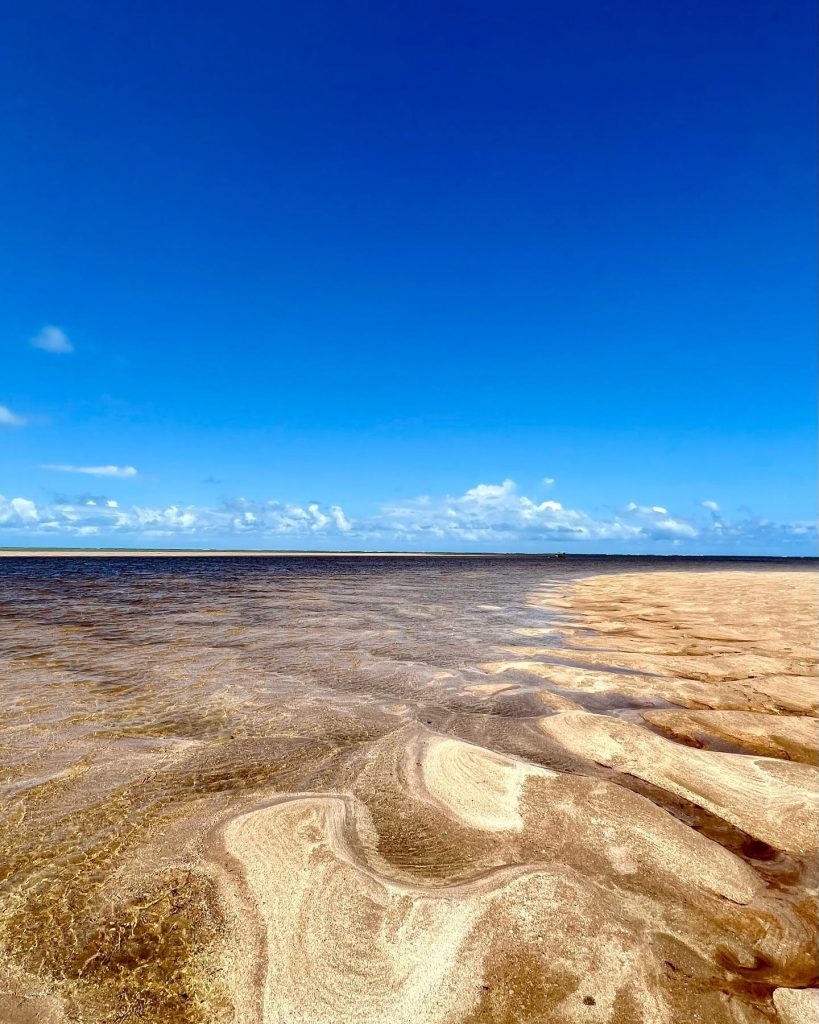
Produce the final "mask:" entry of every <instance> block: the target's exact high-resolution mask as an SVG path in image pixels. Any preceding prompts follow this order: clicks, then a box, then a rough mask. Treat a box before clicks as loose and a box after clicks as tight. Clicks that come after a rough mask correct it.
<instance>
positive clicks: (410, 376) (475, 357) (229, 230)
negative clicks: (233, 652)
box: [0, 0, 816, 553]
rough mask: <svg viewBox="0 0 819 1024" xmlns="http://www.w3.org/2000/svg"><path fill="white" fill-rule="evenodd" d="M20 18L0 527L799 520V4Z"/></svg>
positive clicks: (9, 61) (9, 133)
mask: <svg viewBox="0 0 819 1024" xmlns="http://www.w3.org/2000/svg"><path fill="white" fill-rule="evenodd" d="M2 34H3V37H4V41H3V44H2V47H3V52H2V55H1V56H2V60H0V85H1V88H0V97H2V125H3V131H2V152H1V153H0V189H1V193H0V203H2V209H0V232H2V239H3V245H2V252H0V275H1V277H2V294H3V297H4V301H3V303H2V307H1V308H0V353H1V354H2V365H1V366H0V407H2V408H0V453H1V454H2V461H1V462H0V494H2V495H4V496H5V503H0V520H2V519H5V523H4V524H3V523H0V543H6V544H50V543H55V544H63V543H70V544H80V543H87V544H111V543H114V544H124V545H128V546H131V545H143V544H144V545H149V546H150V545H155V544H161V545H163V546H197V545H200V544H201V545H204V546H217V545H220V544H228V545H229V546H236V547H297V546H301V545H303V544H306V545H307V546H310V547H350V548H364V547H375V548H384V547H391V548H392V547H408V548H446V549H460V548H465V549H511V550H540V549H546V550H549V549H553V548H555V547H557V548H561V549H566V550H624V551H631V550H633V551H642V550H653V551H671V550H684V551H724V552H728V551H749V552H750V551H754V552H759V553H784V552H793V553H807V552H809V551H810V550H811V547H812V541H811V537H810V531H808V532H805V527H804V525H802V524H804V523H805V522H806V521H807V522H810V521H811V520H813V517H814V514H815V509H814V490H815V480H814V475H813V466H814V462H815V441H814V434H815V415H816V405H815V398H814V381H815V315H814V309H815V300H814V294H813V282H814V278H815V274H816V265H815V256H814V248H815V234H814V228H813V224H814V222H815V209H814V199H813V185H814V174H815V166H814V137H813V123H814V100H813V96H814V88H815V82H814V72H813V65H814V37H815V25H814V14H813V5H812V4H809V3H808V2H807V0H793V2H789V3H784V4H783V3H780V2H774V0H770V2H754V0H750V2H748V0H743V2H741V3H740V2H726V0H716V2H713V3H706V2H700V3H689V4H660V3H655V2H648V0H646V2H643V3H638V2H630V0H623V2H621V3H616V4H612V3H602V2H601V3H598V2H589V3H585V4H565V3H560V4H558V3H552V2H542V0H541V2H536V3H535V2H532V3H522V2H521V3H507V4H499V3H491V4H490V3H484V2H470V3H468V4H466V3H454V2H445V3H441V2H439V0H436V2H435V3H424V2H421V3H412V4H404V3H402V4H397V3H389V2H380V3H377V4H376V3H368V4H363V3H356V2H348V3H343V4H339V3H329V2H328V3H320V2H309V0H308V2H301V3H298V4H288V5H282V4H278V3H270V2H264V3H263V2H258V3H257V2H238V3H232V4H225V3H219V4H214V3H210V2H205V3H202V2H197V3H192V2H179V0H168V2H163V3H161V4H159V3H142V4H139V5H136V6H135V5H133V4H125V3H121V2H113V3H112V2H105V3H103V2H82V0H79V2H74V3H71V4H66V3H51V2H38V0H32V2H31V3H28V4H18V5H12V6H11V7H9V8H8V9H7V10H6V12H5V14H4V27H3V33H2ZM48 325H53V326H56V327H59V328H60V329H61V330H62V332H64V335H60V334H55V333H54V332H53V331H52V332H50V333H47V334H46V335H45V338H46V346H47V347H48V345H50V346H51V347H52V348H53V347H55V343H54V338H55V337H56V338H58V339H62V338H63V337H65V338H67V339H68V341H67V342H63V341H61V340H58V341H57V342H56V347H57V348H60V347H63V348H69V347H70V348H72V349H73V351H62V352H61V351H48V350H47V349H43V348H37V347H35V346H33V345H32V344H31V339H32V338H35V339H37V338H38V337H42V336H41V335H40V332H41V331H42V329H43V328H45V327H47V326H48ZM49 339H51V340H50V341H49ZM3 410H5V412H3ZM3 419H5V420H6V422H5V423H3V422H2V420H3ZM43 466H62V467H67V466H73V467H86V468H88V467H91V468H94V467H101V466H103V467H104V466H118V467H120V468H122V467H129V466H130V467H134V468H135V469H136V471H137V473H136V475H131V476H128V477H123V476H114V475H107V476H106V475H101V474H99V473H97V474H89V473H77V472H69V471H66V470H65V469H63V470H57V469H44V468H41V467H43ZM544 478H550V479H554V483H551V484H545V483H544V482H543V480H544ZM504 480H512V481H514V482H515V484H516V487H515V488H514V489H513V488H512V487H511V485H506V486H505V487H504V486H502V484H503V481H504ZM478 485H494V486H495V488H496V489H495V490H493V489H492V488H491V487H490V488H489V489H488V490H477V491H475V490H474V489H475V488H476V487H477V486H478ZM467 492H470V493H469V494H467ZM238 497H243V498H245V499H246V503H245V504H237V502H236V501H235V499H237V498H238ZM419 497H426V498H427V500H426V501H422V502H420V503H418V502H417V501H415V499H418V498H419ZM15 498H20V499H22V503H20V502H17V503H16V504H13V503H12V499H15ZM88 501H95V502H96V504H95V505H88V504H87V503H88ZM105 501H111V502H113V501H116V502H117V505H118V507H117V508H116V509H115V508H113V506H111V507H110V508H109V507H108V506H106V505H105ZM544 501H545V502H548V503H554V504H559V505H560V506H561V507H559V508H552V507H551V504H547V505H544V504H543V502H544ZM703 501H708V502H714V503H716V504H718V505H719V511H717V510H715V509H712V508H703V507H702V505H701V502H703ZM271 502H278V503H280V504H270V503H271ZM312 502H315V503H317V504H318V505H319V509H318V510H317V511H315V512H310V511H309V509H308V505H309V504H310V503H312ZM629 503H636V504H637V505H638V506H641V507H643V511H641V510H640V509H639V508H638V509H633V508H632V509H629V508H628V505H629ZM291 505H292V506H293V509H290V510H289V511H288V507H289V506H291ZM331 506H340V507H342V508H343V512H344V518H343V519H339V517H338V515H337V514H333V513H331V512H329V511H328V510H329V508H330V507H331ZM394 506H400V507H401V508H402V509H404V511H402V512H397V511H395V509H394ZM653 506H656V507H657V508H662V509H667V510H668V511H667V513H663V512H655V511H651V508H652V507H653ZM294 509H295V511H294ZM102 510H104V511H102ZM237 510H238V511H237ZM248 511H249V513H250V515H251V516H252V517H253V518H251V519H248V518H247V515H246V513H247V512H248ZM237 516H238V517H239V519H237ZM324 519H327V520H328V521H327V522H326V523H325V522H324V521H323V520H324ZM339 522H341V523H342V526H341V527H339ZM44 524H56V525H44ZM299 524H302V525H301V526H300V525H299ZM716 524H719V525H716ZM79 531H82V532H79ZM578 531H579V532H578Z"/></svg>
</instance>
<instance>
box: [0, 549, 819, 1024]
mask: <svg viewBox="0 0 819 1024" xmlns="http://www.w3.org/2000/svg"><path fill="white" fill-rule="evenodd" d="M71 561H72V562H74V561H75V560H73V559H72V560H71ZM119 564H120V566H121V564H122V562H120V563H119ZM213 564H214V563H213V562H211V567H203V568H197V567H194V568H193V569H191V570H190V571H189V570H187V569H183V570H177V569H173V570H162V572H161V573H158V571H157V570H156V569H152V568H145V569H143V568H142V566H141V565H136V566H132V567H128V568H126V569H122V568H117V567H115V568H113V569H110V570H109V569H108V568H104V567H100V568H97V569H90V570H86V569H85V568H83V567H82V566H80V567H78V568H77V569H76V570H72V573H70V574H69V575H66V574H65V571H64V570H61V569H60V568H59V567H56V568H54V567H52V568H49V569H48V570H47V571H46V572H44V573H42V574H41V575H38V576H31V575H29V574H27V572H26V571H25V570H20V571H19V573H18V575H17V576H16V577H15V578H14V579H11V580H10V581H9V580H7V581H6V583H7V584H8V585H7V586H5V587H4V581H3V578H2V576H0V612H2V618H0V657H1V659H2V664H1V665H0V668H2V673H1V674H0V697H2V705H0V708H2V710H0V743H2V754H3V759H2V762H1V764H2V782H3V802H2V804H1V805H0V814H1V815H2V832H0V836H1V837H2V840H1V841H2V848H0V1021H3V1022H8V1024H23V1022H34V1021H37V1022H38V1024H52V1022H53V1024H67V1022H74V1021H82V1022H89V1024H97V1022H103V1021H105V1022H108V1021H111V1022H113V1021H130V1020H134V1021H138V1020H145V1021H151V1022H157V1024H160V1022H166V1021H167V1022H183V1021H184V1022H190V1024H194V1022H197V1024H199V1022H201V1024H205V1022H207V1024H222V1022H229V1021H230V1022H237V1024H273V1022H276V1024H279V1022H285V1021H287V1022H302V1024H341V1022H347V1021H349V1022H354V1024H359V1022H360V1024H405V1022H406V1024H427V1022H429V1024H439V1022H440V1024H460V1022H464V1024H478V1022H493V1024H494V1022H498V1024H507V1022H508V1024H512V1022H526V1024H529V1022H531V1024H534V1022H542V1021H550V1022H557V1024H563V1022H565V1024H570V1022H572V1024H573V1022H591V1024H597V1022H612V1024H632V1022H646V1024H649V1022H650V1024H655V1022H660V1024H665V1022H668V1024H676V1022H692V1024H693V1022H702V1024H706V1022H707V1024H711V1022H714V1024H721V1022H726V1024H728V1022H731V1024H763V1022H777V1021H779V1022H782V1024H791V1022H798V1024H803V1022H808V1021H809V1022H813V1024H816V1021H817V1019H818V1017H817V1014H818V1012H819V1004H817V989H816V985H817V977H816V974H817V963H816V943H815V935H816V932H815V929H816V901H815V882H816V870H815V866H816V847H817V839H819V820H817V806H818V803H819V801H818V799H817V797H818V795H819V791H818V790H817V785H818V784H819V782H818V773H817V768H816V767H815V737H816V718H815V714H816V661H815V657H816V650H815V647H816V614H817V592H816V576H815V574H814V573H813V572H806V571H778V572H777V571H770V570H769V569H766V570H764V571H754V570H753V569H748V568H743V569H741V570H738V571H693V570H690V569H686V570H683V571H659V572H657V571H651V572H639V573H630V572H623V571H619V572H617V573H615V574H601V573H600V572H599V571H598V572H595V573H593V574H578V573H576V572H574V571H573V570H571V571H570V570H566V569H564V568H560V569H555V570H547V569H546V568H541V567H540V566H538V565H537V564H535V565H531V566H527V567H526V568H523V569H522V568H520V566H519V565H518V566H517V567H511V568H510V567H509V565H507V564H501V563H500V562H499V563H498V564H495V563H491V564H485V565H484V564H481V563H475V562H473V563H471V565H466V564H464V565H463V566H462V565H461V564H460V563H458V564H454V563H449V564H448V565H447V567H445V568H443V569H441V568H440V567H435V566H430V565H429V564H428V563H425V564H423V565H419V564H418V563H414V564H413V565H412V566H409V567H407V568H406V569H400V568H395V566H389V567H387V568H386V569H385V568H384V567H381V566H378V565H373V568H369V567H363V568H362V567H361V566H363V565H364V563H363V562H361V563H358V567H356V566H354V565H353V564H352V563H350V566H349V567H348V566H347V564H346V563H344V564H339V565H338V566H337V567H334V568H333V569H332V570H323V569H322V570H317V569H311V568H309V567H308V568H307V569H304V568H298V570H296V569H293V570H292V571H291V570H290V569H288V570H287V572H285V571H284V570H282V571H281V572H282V574H278V573H279V572H280V571H279V570H278V569H277V570H275V572H276V573H277V574H278V575H271V570H267V569H262V568H258V567H255V568H254V567H250V568H243V569H236V568H233V569H231V568H229V567H220V569H219V571H217V570H215V569H214V568H213V567H212V566H213ZM243 564H244V565H247V563H243ZM15 571H16V570H15ZM191 573H193V575H191Z"/></svg>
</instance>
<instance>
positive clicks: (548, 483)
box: [543, 476, 555, 487]
mask: <svg viewBox="0 0 819 1024" xmlns="http://www.w3.org/2000/svg"><path fill="white" fill-rule="evenodd" d="M554 482H555V478H554V477H553V476H544V478H543V483H544V484H545V485H546V486H547V487H551V486H552V484H553V483H554Z"/></svg>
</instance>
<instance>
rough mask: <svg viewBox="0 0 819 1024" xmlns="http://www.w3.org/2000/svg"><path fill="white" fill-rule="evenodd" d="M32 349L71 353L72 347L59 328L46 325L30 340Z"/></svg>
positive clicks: (66, 336)
mask: <svg viewBox="0 0 819 1024" xmlns="http://www.w3.org/2000/svg"><path fill="white" fill-rule="evenodd" d="M30 342H31V345H32V346H33V347H34V348H40V349H42V350H43V351H44V352H60V353H64V352H73V351H74V346H73V345H72V343H71V341H70V340H69V338H68V335H67V334H66V333H65V331H64V330H63V329H62V328H61V327H55V326H54V324H46V325H45V327H44V328H43V329H42V330H41V331H40V332H39V333H38V334H35V335H34V337H33V338H31V339H30Z"/></svg>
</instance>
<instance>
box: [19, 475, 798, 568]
mask: <svg viewBox="0 0 819 1024" xmlns="http://www.w3.org/2000/svg"><path fill="white" fill-rule="evenodd" d="M88 468H94V467H86V469H88ZM103 468H106V467H103ZM115 468H116V467H115ZM0 524H2V525H3V529H2V532H3V534H4V535H7V536H9V537H10V538H11V537H14V538H25V537H32V538H33V537H36V536H38V535H39V536H45V537H52V538H54V537H56V536H62V537H64V538H65V539H70V538H72V537H74V538H77V539H78V540H79V539H81V538H83V537H87V536H95V537H97V538H98V539H99V540H101V541H102V542H103V543H106V544H112V545H115V544H117V543H123V544H126V545H130V544H135V545H137V546H138V545H139V544H140V543H143V544H146V545H150V544H158V545H159V546H162V545H163V544H167V546H173V545H174V543H176V541H178V540H180V539H181V540H185V541H186V542H187V543H189V544H192V545H196V544H201V545H202V546H221V545H224V546H231V544H233V546H258V547H271V548H277V547H301V546H305V547H316V546H318V547H325V548H326V547H338V548H345V547H353V548H362V549H367V548H370V549H376V550H379V549H380V550H389V549H393V550H401V549H409V550H435V549H438V550H441V549H444V550H447V549H448V550H470V549H477V550H485V551H486V550H488V551H504V550H506V551H527V550H529V551H532V550H543V549H546V550H548V549H552V550H553V549H555V548H559V549H562V550H566V551H571V550H601V551H602V550H619V551H633V552H639V551H658V552H670V551H679V552H680V553H683V552H689V553H700V552H717V553H718V552H725V553H731V552H743V551H746V552H749V553H765V552H769V553H770V552H781V551H793V552H794V553H810V550H811V543H812V541H813V539H814V538H815V534H816V527H815V525H814V524H813V523H810V522H795V523H772V522H770V521H768V520H764V519H755V518H753V517H751V516H750V515H749V516H748V517H747V518H746V519H744V520H740V521H726V520H724V519H716V518H712V517H710V516H709V517H708V518H707V519H703V518H702V517H701V518H700V519H699V520H696V519H694V520H692V519H687V518H685V517H682V516H679V515H675V514H672V513H671V512H669V511H668V510H667V509H666V508H664V507H663V506H661V505H652V506H640V505H637V504H636V503H634V502H632V503H631V504H629V505H628V506H627V507H626V508H624V509H621V510H619V511H614V512H608V513H606V514H598V515H592V514H590V513H588V512H586V511H583V510H582V509H572V508H566V507H564V506H563V505H562V504H561V503H560V502H557V501H536V500H534V499H532V498H529V497H527V496H526V495H524V494H520V493H519V492H518V489H517V487H516V485H515V483H514V481H512V480H504V481H503V482H502V483H499V484H493V483H481V484H477V485H476V486H475V487H471V488H469V489H468V490H467V491H465V492H464V493H463V494H460V495H456V496H450V495H445V496H439V497H435V496H430V495H425V496H423V498H422V499H417V498H413V499H409V500H407V501H404V502H402V503H401V504H398V505H386V506H384V507H382V508H381V509H379V510H378V511H377V512H376V513H374V514H372V515H369V516H360V517H352V516H348V515H347V513H346V512H345V511H344V509H343V508H342V507H341V506H340V505H324V504H322V503H320V502H316V501H312V502H308V503H306V504H291V503H286V502H280V501H252V500H249V499H246V498H234V499H231V500H228V501H224V502H222V503H221V504H218V505H214V506H200V505H178V504H172V505H166V506H158V507H149V506H142V505H131V506H123V505H120V504H118V503H117V502H116V501H113V500H111V499H108V498H106V497H100V496H94V495H83V496H82V497H80V498H77V499H73V500H68V499H55V500H54V501H52V502H51V503H49V504H42V505H37V504H36V503H35V502H33V501H31V500H29V499H27V498H23V497H17V498H11V499H5V498H2V497H0ZM17 542H18V543H20V542H21V541H20V540H19V539H18V541H17ZM23 542H24V541H23Z"/></svg>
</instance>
